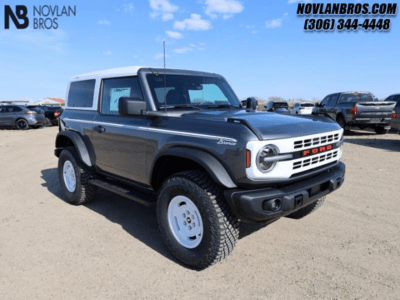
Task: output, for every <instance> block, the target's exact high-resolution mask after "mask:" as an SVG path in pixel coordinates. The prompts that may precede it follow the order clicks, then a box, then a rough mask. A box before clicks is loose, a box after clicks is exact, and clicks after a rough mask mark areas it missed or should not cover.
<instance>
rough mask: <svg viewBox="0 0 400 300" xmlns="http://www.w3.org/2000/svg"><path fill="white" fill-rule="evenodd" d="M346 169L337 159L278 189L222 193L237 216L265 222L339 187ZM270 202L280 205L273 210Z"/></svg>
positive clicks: (290, 211)
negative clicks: (332, 164)
mask: <svg viewBox="0 0 400 300" xmlns="http://www.w3.org/2000/svg"><path fill="white" fill-rule="evenodd" d="M345 169H346V167H345V165H344V163H342V162H339V163H338V164H337V165H336V166H335V167H333V168H332V169H330V170H328V171H327V172H325V173H322V174H319V175H317V176H314V177H312V178H309V179H306V180H303V181H300V182H297V183H294V184H291V185H287V186H284V187H281V188H264V189H256V190H238V189H233V190H226V191H225V192H224V194H225V198H226V199H227V201H228V203H229V204H230V207H231V209H232V211H233V213H234V214H235V215H236V217H237V218H238V219H241V220H242V221H247V222H265V221H268V220H272V219H277V218H280V217H283V216H286V215H289V214H291V213H293V212H295V211H296V210H298V209H300V208H303V207H305V206H307V205H309V204H311V203H313V202H314V201H317V200H318V199H320V198H322V197H324V196H325V195H327V194H329V193H331V192H333V191H334V190H336V189H338V188H339V187H340V186H341V185H342V184H343V182H344V177H345ZM277 201H279V202H277ZM273 202H275V203H279V204H280V205H279V207H278V205H275V209H272V208H271V207H273V205H272V203H273Z"/></svg>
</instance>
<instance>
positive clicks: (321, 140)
mask: <svg viewBox="0 0 400 300" xmlns="http://www.w3.org/2000/svg"><path fill="white" fill-rule="evenodd" d="M336 141H339V133H336V134H330V135H323V136H320V137H316V138H313V139H305V140H298V141H295V142H294V149H296V150H301V149H304V148H308V147H313V146H320V145H321V146H322V145H324V144H329V143H332V142H336Z"/></svg>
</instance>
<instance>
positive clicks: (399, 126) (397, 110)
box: [385, 94, 400, 133]
mask: <svg viewBox="0 0 400 300" xmlns="http://www.w3.org/2000/svg"><path fill="white" fill-rule="evenodd" d="M385 101H394V102H396V105H395V107H394V109H393V114H392V120H391V121H390V126H391V127H392V128H394V129H396V130H399V133H400V116H399V114H400V94H395V95H390V96H389V97H387V98H386V99H385Z"/></svg>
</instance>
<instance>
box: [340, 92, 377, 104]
mask: <svg viewBox="0 0 400 300" xmlns="http://www.w3.org/2000/svg"><path fill="white" fill-rule="evenodd" d="M346 102H374V99H373V98H372V96H371V95H370V94H343V95H342V98H340V103H346Z"/></svg>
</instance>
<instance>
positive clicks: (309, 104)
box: [301, 103, 314, 107]
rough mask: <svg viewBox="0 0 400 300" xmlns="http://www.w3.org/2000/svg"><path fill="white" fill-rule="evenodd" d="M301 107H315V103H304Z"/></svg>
mask: <svg viewBox="0 0 400 300" xmlns="http://www.w3.org/2000/svg"><path fill="white" fill-rule="evenodd" d="M301 107H314V104H312V103H302V104H301Z"/></svg>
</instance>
